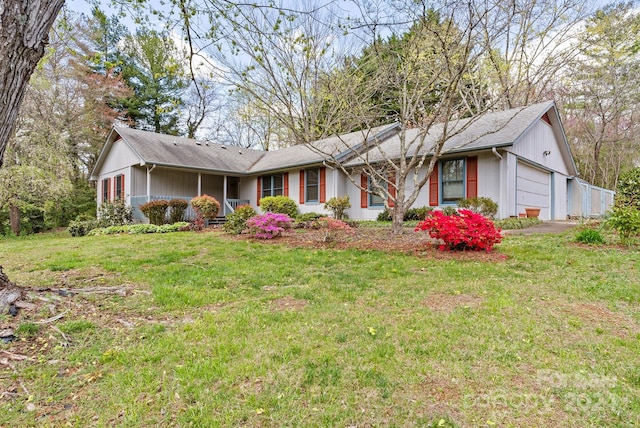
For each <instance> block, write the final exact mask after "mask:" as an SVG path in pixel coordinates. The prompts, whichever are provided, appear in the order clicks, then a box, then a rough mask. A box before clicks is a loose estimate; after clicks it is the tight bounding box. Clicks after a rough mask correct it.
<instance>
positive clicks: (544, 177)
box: [516, 161, 551, 220]
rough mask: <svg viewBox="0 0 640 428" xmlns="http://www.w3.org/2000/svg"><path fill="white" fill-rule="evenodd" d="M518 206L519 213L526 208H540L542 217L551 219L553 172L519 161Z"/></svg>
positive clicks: (517, 180)
mask: <svg viewBox="0 0 640 428" xmlns="http://www.w3.org/2000/svg"><path fill="white" fill-rule="evenodd" d="M516 206H517V210H518V213H524V212H525V208H540V219H541V220H550V219H551V173H550V172H549V171H545V170H543V169H540V168H536V167H535V166H533V165H531V164H528V163H525V162H522V161H518V168H517V173H516Z"/></svg>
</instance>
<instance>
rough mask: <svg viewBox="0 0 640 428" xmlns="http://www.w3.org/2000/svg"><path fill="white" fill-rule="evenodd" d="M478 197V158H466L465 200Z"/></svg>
mask: <svg viewBox="0 0 640 428" xmlns="http://www.w3.org/2000/svg"><path fill="white" fill-rule="evenodd" d="M476 196H478V156H470V157H468V158H467V198H475V197H476Z"/></svg>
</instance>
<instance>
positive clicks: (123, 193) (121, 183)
mask: <svg viewBox="0 0 640 428" xmlns="http://www.w3.org/2000/svg"><path fill="white" fill-rule="evenodd" d="M120 185H121V186H122V187H121V189H122V195H121V196H120V197H121V198H122V200H124V195H125V192H124V174H122V179H121V181H120Z"/></svg>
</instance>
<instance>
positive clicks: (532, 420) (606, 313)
mask: <svg viewBox="0 0 640 428" xmlns="http://www.w3.org/2000/svg"><path fill="white" fill-rule="evenodd" d="M572 238H573V234H571V233H567V234H563V235H533V236H507V237H506V238H505V239H504V241H503V243H502V244H500V245H499V246H498V247H497V251H498V254H499V255H501V256H500V257H484V258H483V257H477V256H473V255H472V256H469V257H466V256H465V255H462V256H460V255H455V256H449V255H447V254H446V253H444V254H443V253H439V252H435V251H425V252H420V251H418V252H413V253H407V252H405V251H403V252H391V253H389V252H380V251H376V250H372V249H370V248H369V249H366V250H364V251H362V250H358V249H353V248H346V249H340V247H339V246H338V247H337V248H304V246H303V247H302V248H300V247H293V246H291V245H287V246H283V245H282V244H278V243H277V242H275V245H274V243H273V242H270V243H269V244H268V245H267V244H264V243H261V242H255V241H251V240H243V239H237V238H230V237H227V236H225V235H222V234H220V233H219V232H206V233H193V232H183V233H168V234H152V235H110V236H99V237H83V238H71V237H69V236H68V235H66V234H62V233H60V234H47V235H38V236H30V237H24V238H11V239H5V240H0V264H2V266H3V267H4V270H5V272H6V273H7V274H8V275H9V276H10V278H11V279H12V280H14V281H16V282H17V283H19V284H20V285H22V286H25V287H27V288H30V289H32V290H34V291H33V292H32V293H31V296H32V297H31V298H32V302H33V303H34V304H36V309H32V310H26V309H25V310H22V311H21V312H20V314H19V315H18V318H17V319H14V318H13V317H11V316H9V315H0V330H2V329H3V328H6V327H7V326H10V325H17V326H18V329H17V333H16V335H18V336H19V340H17V341H14V342H11V343H7V344H1V343H0V426H29V425H38V426H63V425H65V424H69V425H70V426H123V427H125V426H126V427H134V426H145V427H146V426H322V427H325V426H341V427H347V426H357V427H367V426H403V427H404V426H434V427H437V426H460V427H463V426H474V427H475V426H567V427H568V426H636V425H638V424H640V358H639V357H638V356H639V355H640V286H638V284H640V275H639V273H638V270H639V269H640V256H639V253H638V252H636V251H632V250H628V249H624V248H622V249H621V248H608V247H602V246H600V247H589V246H585V245H577V244H574V243H572V242H571V241H572ZM405 239H406V238H405ZM288 243H289V244H290V242H288ZM36 289H38V290H40V291H35V290H36ZM83 289H84V290H89V292H82V290H83ZM70 290H71V291H78V293H77V294H75V293H69V291H70ZM110 290H113V291H114V292H110ZM60 313H64V316H63V317H62V318H60V319H57V320H54V321H49V320H48V319H51V317H53V316H55V315H58V314H60ZM43 321H49V322H45V323H43ZM24 356H26V357H28V359H25V360H21V359H20V358H22V357H24Z"/></svg>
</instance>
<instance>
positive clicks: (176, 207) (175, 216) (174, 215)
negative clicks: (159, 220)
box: [169, 199, 189, 224]
mask: <svg viewBox="0 0 640 428" xmlns="http://www.w3.org/2000/svg"><path fill="white" fill-rule="evenodd" d="M187 208H189V202H187V201H185V200H184V199H171V200H170V201H169V209H170V211H169V223H171V224H173V223H178V222H179V221H184V212H185V211H186V210H187Z"/></svg>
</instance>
